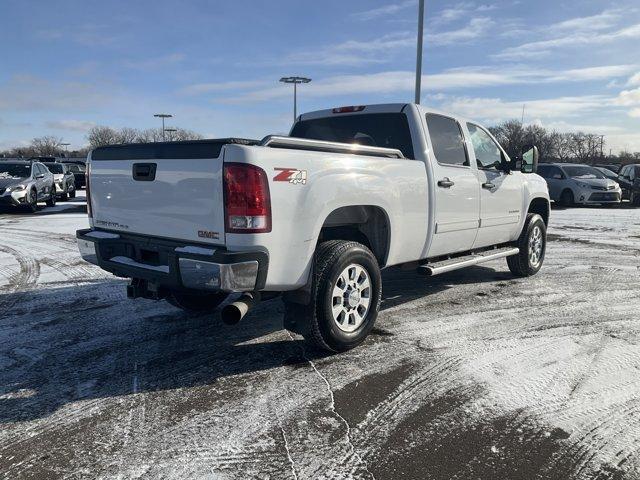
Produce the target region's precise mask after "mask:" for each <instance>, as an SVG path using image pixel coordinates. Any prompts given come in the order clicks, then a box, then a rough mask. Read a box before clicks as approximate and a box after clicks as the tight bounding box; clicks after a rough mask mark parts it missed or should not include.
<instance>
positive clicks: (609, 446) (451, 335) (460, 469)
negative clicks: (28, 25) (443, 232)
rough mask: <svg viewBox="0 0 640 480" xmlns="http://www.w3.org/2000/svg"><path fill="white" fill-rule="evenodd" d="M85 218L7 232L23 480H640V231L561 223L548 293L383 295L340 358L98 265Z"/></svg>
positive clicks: (6, 419) (513, 282) (1, 243)
mask: <svg viewBox="0 0 640 480" xmlns="http://www.w3.org/2000/svg"><path fill="white" fill-rule="evenodd" d="M83 208H84V207H83V204H82V199H78V201H75V202H70V203H68V204H66V205H60V206H57V207H55V209H43V210H41V211H40V212H38V214H36V215H27V214H15V213H10V214H0V229H1V232H2V235H0V424H1V427H0V472H2V475H5V476H6V478H12V479H13V478H62V477H72V478H80V477H98V478H159V477H162V478H221V479H227V478H238V479H245V478H299V479H302V478H377V479H396V478H416V479H423V478H435V479H450V478H459V479H463V478H464V479H466V478H491V479H507V478H514V479H515V478H518V479H521V478H556V479H578V478H589V479H591V478H598V479H605V478H608V479H636V478H640V452H639V450H640V398H639V396H638V392H639V391H640V347H639V346H638V339H639V331H640V313H639V312H640V298H639V295H638V292H639V291H640V209H626V208H616V209H599V208H588V209H567V210H554V211H553V212H552V220H551V227H550V229H549V240H550V242H549V246H548V251H547V258H546V262H545V265H544V267H543V269H542V270H541V272H540V273H539V274H538V275H536V276H534V277H532V278H528V279H515V278H513V277H512V276H511V275H510V274H509V271H508V269H507V268H506V264H505V262H504V261H496V262H493V263H490V264H486V265H485V266H478V267H474V268H471V269H468V270H462V271H458V272H451V273H449V274H446V275H442V276H440V277H435V278H432V279H426V278H424V277H420V276H418V275H416V274H414V273H412V272H404V271H399V270H393V271H392V270H390V271H387V272H385V274H384V282H385V283H384V301H383V307H382V308H383V311H382V312H381V314H380V317H379V320H378V325H377V327H376V329H375V330H374V332H373V334H372V335H371V338H370V339H369V340H368V341H367V342H366V343H365V345H363V346H362V347H360V348H358V349H356V350H354V351H351V352H348V353H346V354H341V355H335V356H326V355H324V354H322V353H320V352H318V351H315V350H313V349H310V348H309V347H307V346H306V345H305V344H304V343H303V342H302V341H301V340H300V339H299V338H298V337H297V336H290V335H289V334H288V333H287V332H285V331H283V330H282V319H281V316H282V307H281V304H280V302H279V300H272V301H268V302H264V303H262V304H261V305H259V306H258V307H257V308H256V309H255V310H254V311H252V312H251V313H250V314H249V315H248V317H247V318H246V319H245V320H243V322H242V323H241V324H240V325H239V326H236V327H228V326H225V325H223V324H222V323H221V322H220V321H219V320H218V319H216V318H210V317H206V316H204V317H189V316H187V315H185V314H184V313H182V312H180V311H178V310H175V309H174V308H172V307H170V306H169V305H167V304H165V303H163V302H152V301H147V300H136V301H130V300H127V299H126V295H125V289H124V285H125V282H124V281H123V280H120V279H116V278H114V277H112V276H110V275H108V274H106V273H104V272H102V271H101V270H99V269H97V268H95V267H93V266H91V265H87V264H85V263H83V262H82V261H81V259H80V257H79V255H78V253H77V250H76V248H75V242H74V232H75V230H76V229H77V228H83V227H85V226H86V217H85V215H84V213H83Z"/></svg>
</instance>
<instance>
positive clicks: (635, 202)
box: [629, 192, 640, 207]
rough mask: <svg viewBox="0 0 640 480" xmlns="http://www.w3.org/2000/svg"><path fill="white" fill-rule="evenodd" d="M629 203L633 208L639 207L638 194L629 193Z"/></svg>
mask: <svg viewBox="0 0 640 480" xmlns="http://www.w3.org/2000/svg"><path fill="white" fill-rule="evenodd" d="M629 203H631V205H633V206H634V207H640V193H636V192H630V193H629Z"/></svg>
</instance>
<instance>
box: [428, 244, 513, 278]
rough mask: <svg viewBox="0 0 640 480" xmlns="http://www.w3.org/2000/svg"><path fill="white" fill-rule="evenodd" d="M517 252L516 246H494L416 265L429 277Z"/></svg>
mask: <svg viewBox="0 0 640 480" xmlns="http://www.w3.org/2000/svg"><path fill="white" fill-rule="evenodd" d="M518 253H520V249H519V248H516V247H503V248H496V249H494V250H487V251H484V252H478V253H472V254H471V255H465V256H463V257H456V258H448V259H446V260H440V261H439V262H433V263H429V264H426V265H421V266H419V267H418V271H419V272H420V273H424V274H425V275H428V276H430V277H431V276H433V275H440V274H441V273H446V272H451V271H452V270H458V269H459V268H465V267H470V266H472V265H478V264H479V263H484V262H489V261H491V260H496V259H498V258H504V257H510V256H511V255H516V254H518Z"/></svg>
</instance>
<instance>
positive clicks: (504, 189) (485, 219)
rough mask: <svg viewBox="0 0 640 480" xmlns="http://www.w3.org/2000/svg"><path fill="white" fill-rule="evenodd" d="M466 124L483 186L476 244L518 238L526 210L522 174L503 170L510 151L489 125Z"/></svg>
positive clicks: (476, 246) (481, 245)
mask: <svg viewBox="0 0 640 480" xmlns="http://www.w3.org/2000/svg"><path fill="white" fill-rule="evenodd" d="M466 127H467V131H468V134H469V135H468V138H469V140H470V143H471V145H470V150H471V152H472V153H473V155H472V158H473V159H474V161H475V163H476V166H477V168H478V184H479V186H480V227H479V229H478V235H477V236H476V239H475V242H474V244H473V247H474V248H481V247H486V246H489V245H496V244H499V243H505V242H508V241H510V240H514V239H515V238H517V236H518V227H519V225H520V219H521V218H522V214H523V213H522V208H523V207H522V203H523V195H524V193H523V178H522V174H521V173H520V172H510V173H506V172H505V171H504V170H503V167H502V165H503V164H504V162H505V160H506V154H505V153H504V152H503V151H502V149H501V148H500V146H499V145H498V143H497V142H496V141H495V140H494V139H493V137H491V135H490V134H489V133H488V132H487V131H486V130H485V129H483V128H482V127H480V126H479V125H476V124H474V123H467V124H466Z"/></svg>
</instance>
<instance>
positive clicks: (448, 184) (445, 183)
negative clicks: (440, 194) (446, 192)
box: [438, 177, 455, 188]
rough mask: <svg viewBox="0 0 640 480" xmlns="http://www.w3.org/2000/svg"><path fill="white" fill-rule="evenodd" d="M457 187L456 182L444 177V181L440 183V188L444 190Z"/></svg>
mask: <svg viewBox="0 0 640 480" xmlns="http://www.w3.org/2000/svg"><path fill="white" fill-rule="evenodd" d="M454 185H455V182H452V181H451V180H449V177H444V178H443V179H442V180H440V181H438V186H439V187H442V188H451V187H453V186H454Z"/></svg>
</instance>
